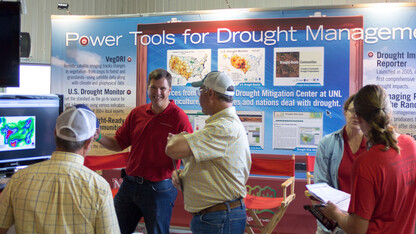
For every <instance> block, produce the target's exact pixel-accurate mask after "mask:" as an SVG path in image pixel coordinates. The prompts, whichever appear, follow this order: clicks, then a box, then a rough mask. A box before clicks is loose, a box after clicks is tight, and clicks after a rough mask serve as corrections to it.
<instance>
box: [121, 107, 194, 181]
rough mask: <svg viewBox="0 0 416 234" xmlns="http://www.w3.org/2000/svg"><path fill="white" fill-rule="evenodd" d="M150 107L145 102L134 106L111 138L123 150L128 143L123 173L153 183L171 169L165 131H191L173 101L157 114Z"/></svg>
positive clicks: (169, 172)
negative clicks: (113, 137)
mask: <svg viewBox="0 0 416 234" xmlns="http://www.w3.org/2000/svg"><path fill="white" fill-rule="evenodd" d="M151 106H152V104H151V103H149V104H146V105H142V106H139V107H136V108H134V109H133V110H132V111H131V112H130V114H129V115H128V116H127V118H126V121H125V122H124V124H123V125H122V126H121V127H120V128H119V129H118V130H117V132H116V135H115V138H116V139H117V142H118V143H119V145H120V146H121V148H123V149H124V148H127V147H129V146H130V145H131V151H130V154H129V156H128V159H127V167H126V173H127V174H128V175H130V176H141V177H144V178H145V179H147V180H150V181H154V182H157V181H162V180H164V179H168V178H170V177H171V176H172V172H173V169H174V168H173V164H172V159H171V158H169V157H168V156H167V155H166V154H165V147H166V143H167V137H168V134H169V133H173V134H178V133H181V132H183V131H186V132H189V133H192V132H193V131H192V125H191V123H190V122H189V119H188V116H187V115H186V114H185V112H184V111H183V110H182V109H180V108H179V107H178V106H177V105H176V104H175V103H174V101H172V100H171V101H170V103H169V105H168V106H167V107H166V109H165V110H164V111H162V112H161V113H159V114H155V113H154V112H153V111H152V108H151ZM179 163H180V161H179V160H178V164H179ZM177 166H178V165H177Z"/></svg>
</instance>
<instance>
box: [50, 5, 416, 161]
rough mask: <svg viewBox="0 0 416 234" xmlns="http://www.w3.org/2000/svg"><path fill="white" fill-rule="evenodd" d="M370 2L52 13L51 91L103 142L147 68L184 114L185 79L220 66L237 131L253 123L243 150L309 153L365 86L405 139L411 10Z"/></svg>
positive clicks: (190, 96) (138, 96)
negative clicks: (162, 74) (231, 92)
mask: <svg viewBox="0 0 416 234" xmlns="http://www.w3.org/2000/svg"><path fill="white" fill-rule="evenodd" d="M378 6H379V5H377V6H376V5H371V6H370V7H362V8H336V9H307V10H285V11H282V10H278V9H277V10H276V11H273V10H267V11H261V10H256V11H250V10H248V11H247V10H246V11H244V10H242V11H235V10H234V11H232V12H231V11H226V10H224V11H218V12H206V13H201V12H198V13H192V12H190V13H189V14H175V13H172V14H171V15H167V14H165V15H156V14H155V15H152V16H146V17H143V16H139V15H138V16H131V15H129V16H126V17H125V16H110V17H109V16H107V17H93V16H53V17H52V58H51V65H52V69H51V73H52V76H51V77H52V81H51V91H52V93H58V94H63V95H64V96H65V105H66V106H69V105H73V104H78V103H85V104H87V105H89V106H90V107H91V108H92V109H93V110H94V111H95V113H96V114H97V116H98V117H99V119H100V121H101V126H102V130H103V132H104V133H105V134H108V135H112V134H114V132H115V130H116V129H117V128H118V127H120V126H121V124H122V123H123V122H124V120H125V118H126V116H127V114H128V113H129V111H130V110H131V109H132V108H134V107H135V106H136V105H140V104H144V103H146V102H149V100H148V99H147V94H146V92H147V90H146V85H147V84H146V79H147V75H148V73H149V72H150V71H152V70H154V69H156V68H165V69H166V70H168V71H169V72H170V73H171V74H172V76H173V81H172V92H171V95H170V98H171V99H172V100H174V101H175V102H176V104H178V105H179V106H180V107H181V108H182V109H184V110H186V111H200V107H199V101H198V97H197V95H196V92H195V91H196V90H195V88H192V87H191V86H190V83H191V82H193V81H198V80H201V79H202V78H203V77H204V76H205V75H206V74H207V73H208V72H210V71H213V70H219V71H224V72H226V73H227V74H229V76H230V77H231V78H232V79H233V80H234V82H235V84H236V88H237V90H236V95H235V100H234V105H235V106H236V109H237V111H240V112H246V111H247V112H249V113H251V114H249V116H248V117H247V118H243V117H241V119H242V120H243V119H244V120H246V121H247V123H246V125H247V129H251V128H252V127H253V126H254V125H256V124H257V122H255V121H258V120H260V119H261V121H262V122H261V124H259V125H260V126H262V127H263V128H262V129H260V131H252V132H250V133H251V135H250V137H252V138H251V140H250V142H252V144H251V145H250V147H251V150H252V152H253V153H259V154H264V155H271V156H273V155H282V154H283V155H290V154H292V153H296V154H298V155H302V154H306V153H310V154H314V152H315V151H316V146H317V142H318V141H319V139H320V138H322V137H323V136H325V135H327V134H329V133H331V132H333V131H335V130H337V129H340V128H341V127H342V126H343V125H344V124H345V120H344V115H343V111H342V105H343V102H344V101H345V100H346V99H347V98H348V96H349V95H350V94H352V93H354V92H356V91H357V90H358V89H359V88H360V87H362V85H363V84H370V83H374V84H380V85H382V86H383V87H385V88H386V90H387V92H388V93H389V95H390V98H391V100H392V105H393V107H394V123H395V124H396V126H397V128H398V130H399V131H400V132H402V133H406V134H409V135H412V136H413V137H414V136H415V135H416V127H415V126H414V122H416V119H415V118H414V115H415V114H416V113H415V112H414V109H415V107H416V106H415V105H416V104H415V103H416V95H415V92H414V90H415V86H416V85H415V81H414V74H415V72H416V61H415V57H416V56H415V54H416V47H415V46H414V45H415V44H414V40H415V38H414V35H415V33H414V31H415V24H416V23H414V22H416V21H415V18H416V11H415V9H416V8H415V7H414V6H411V7H403V6H397V5H387V7H385V8H380V7H378ZM387 10H388V11H387ZM256 114H259V115H261V118H252V117H253V116H255V115H256ZM289 116H291V117H294V119H290V118H288V117H289ZM306 116H308V117H306ZM298 117H299V119H298V120H301V123H296V124H294V121H297V120H296V118H298ZM284 118H288V120H289V122H292V124H293V125H290V123H286V124H284V123H283V121H282V120H284ZM254 120H255V121H254ZM289 125H290V126H291V127H290V128H289V129H290V130H291V132H281V130H280V129H286V128H287V126H289ZM292 135H294V136H293V137H291V136H292ZM257 141H258V143H255V142H257ZM285 141H290V142H292V143H291V144H290V145H286V144H284V143H283V142H285ZM94 147H95V148H94V150H100V149H99V147H98V146H96V145H94ZM97 147H98V148H97ZM93 152H95V151H93ZM104 152H105V151H103V153H104Z"/></svg>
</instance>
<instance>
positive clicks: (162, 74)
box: [147, 68, 172, 87]
mask: <svg viewBox="0 0 416 234" xmlns="http://www.w3.org/2000/svg"><path fill="white" fill-rule="evenodd" d="M163 78H165V79H166V80H167V81H168V84H169V87H172V75H171V74H170V73H169V72H168V71H166V70H165V69H163V68H158V69H155V70H153V71H152V72H150V73H149V77H148V79H147V85H149V84H150V81H151V80H160V79H163Z"/></svg>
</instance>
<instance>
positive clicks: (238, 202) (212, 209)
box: [191, 198, 244, 216]
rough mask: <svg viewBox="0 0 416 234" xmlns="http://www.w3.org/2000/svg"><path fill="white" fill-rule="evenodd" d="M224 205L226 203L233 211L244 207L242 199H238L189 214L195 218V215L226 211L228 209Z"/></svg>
mask: <svg viewBox="0 0 416 234" xmlns="http://www.w3.org/2000/svg"><path fill="white" fill-rule="evenodd" d="M226 203H228V206H229V207H230V209H234V208H237V207H241V206H243V205H244V200H243V199H242V198H240V199H238V200H235V201H232V202H224V203H220V204H217V205H214V206H211V207H208V208H206V209H203V210H201V211H199V212H196V213H191V214H192V215H193V216H196V215H203V214H208V213H212V212H217V211H225V210H228V207H227V204H226Z"/></svg>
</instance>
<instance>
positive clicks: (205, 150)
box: [165, 72, 251, 234]
mask: <svg viewBox="0 0 416 234" xmlns="http://www.w3.org/2000/svg"><path fill="white" fill-rule="evenodd" d="M192 85H193V86H194V87H199V92H198V93H199V94H200V96H199V102H200V105H201V108H202V112H203V113H205V114H207V115H210V117H209V118H208V119H207V120H206V121H205V124H206V125H205V127H204V128H203V129H201V130H199V131H196V132H194V133H192V134H188V133H181V134H177V135H173V134H169V136H168V143H167V146H166V149H165V151H166V154H167V155H168V156H169V157H171V158H173V159H183V162H184V164H185V167H184V169H183V170H182V171H181V172H180V175H179V177H178V174H177V173H174V174H173V175H172V178H173V183H174V185H175V186H176V187H177V188H178V189H179V188H180V185H179V183H180V182H182V186H183V194H184V202H185V210H187V211H188V212H190V213H192V215H193V218H192V220H191V230H192V233H196V234H198V233H236V234H239V233H241V234H242V233H244V229H245V223H246V211H245V205H244V201H243V198H244V197H245V196H246V187H245V184H246V182H247V179H248V176H249V171H250V167H251V156H250V148H249V143H248V138H247V134H246V131H245V129H244V126H243V124H242V123H241V121H240V119H239V117H238V116H237V113H236V110H235V107H234V106H233V104H232V101H233V96H234V83H233V81H232V80H231V78H230V77H229V76H228V75H227V74H225V73H224V72H210V73H208V74H207V75H206V77H205V78H204V79H203V80H202V81H200V82H196V83H193V84H192ZM179 178H180V179H179Z"/></svg>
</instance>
